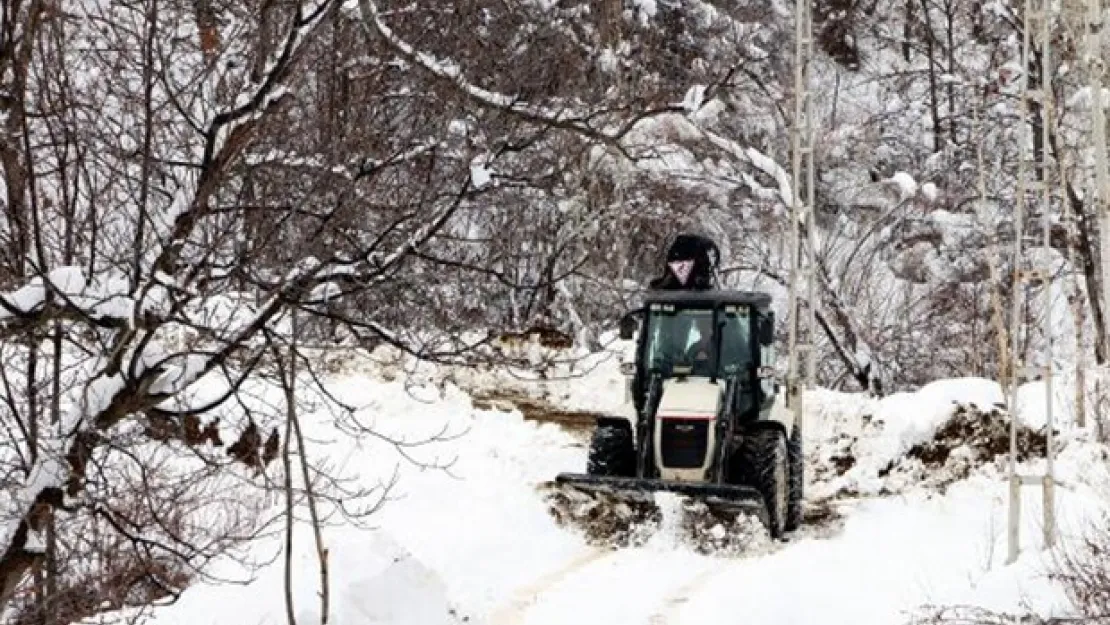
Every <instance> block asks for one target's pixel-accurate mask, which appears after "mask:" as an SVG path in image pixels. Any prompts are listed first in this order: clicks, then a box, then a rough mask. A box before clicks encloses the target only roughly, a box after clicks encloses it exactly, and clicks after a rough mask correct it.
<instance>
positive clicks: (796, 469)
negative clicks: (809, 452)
mask: <svg viewBox="0 0 1110 625" xmlns="http://www.w3.org/2000/svg"><path fill="white" fill-rule="evenodd" d="M787 452H788V453H789V457H790V493H789V501H788V502H787V504H786V524H785V529H786V531H788V532H793V531H794V530H796V529H798V528H799V527H801V526H802V518H803V515H804V500H805V490H804V487H805V455H804V450H803V448H802V431H801V430H800V429H798V427H797V426H795V427H794V429H793V430H792V431H791V432H790V442H789V444H788V445H787Z"/></svg>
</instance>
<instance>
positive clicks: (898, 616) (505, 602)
mask: <svg viewBox="0 0 1110 625" xmlns="http://www.w3.org/2000/svg"><path fill="white" fill-rule="evenodd" d="M612 356H613V354H605V355H598V356H596V360H595V361H594V362H593V364H594V365H595V366H594V367H593V368H592V369H589V368H587V369H585V370H584V371H585V373H583V374H582V377H581V378H577V379H574V380H573V381H567V380H562V381H559V380H555V381H552V380H547V381H542V380H516V382H515V383H516V384H518V385H520V387H521V388H526V389H531V390H532V391H533V392H536V393H539V394H541V395H542V396H544V397H548V398H560V401H562V402H564V403H569V404H579V405H589V407H591V408H594V409H596V408H598V406H599V405H602V404H604V403H605V402H608V401H612V398H613V397H619V394H618V393H615V392H614V391H615V390H621V389H622V385H623V377H622V376H620V374H619V371H618V370H617V366H618V362H619V358H613V357H612ZM371 370H373V367H371V366H364V367H363V368H362V369H361V370H360V369H359V368H357V367H355V368H352V369H351V371H352V372H350V373H347V374H345V375H342V376H336V377H335V378H333V383H332V390H333V392H335V393H336V394H337V395H339V396H340V397H341V398H343V399H344V401H349V402H351V403H353V404H355V405H356V407H357V409H356V413H355V416H356V417H357V418H358V419H359V421H360V422H362V423H364V424H366V425H370V426H373V427H374V428H375V429H376V430H378V431H380V432H383V433H385V434H387V435H390V436H398V435H404V434H414V435H418V434H420V433H428V432H435V431H437V430H438V429H440V428H442V427H443V426H444V425H447V426H450V430H451V431H453V432H459V431H465V434H464V435H463V436H461V437H460V438H458V439H455V440H450V441H444V442H441V443H437V444H435V445H432V446H430V447H428V448H422V449H419V450H416V452H415V455H416V457H417V458H418V459H419V460H421V461H447V462H449V464H450V468H449V470H448V471H441V470H435V469H431V470H420V469H419V468H417V467H414V466H412V465H411V464H409V463H406V462H405V461H403V460H401V459H400V457H399V455H398V454H397V452H396V451H395V450H392V449H391V448H390V447H389V445H386V444H384V443H383V442H382V441H380V440H373V439H368V440H364V441H363V442H361V443H358V444H351V443H344V442H343V441H342V438H341V437H337V436H336V434H335V432H334V429H332V430H330V431H329V429H328V423H329V417H328V416H327V415H324V414H320V415H316V418H315V419H314V423H313V424H312V426H311V428H310V429H311V431H310V433H309V434H310V438H311V440H312V441H314V442H313V443H311V444H312V446H313V450H314V453H316V454H317V455H320V454H323V455H326V456H327V457H328V459H329V462H330V463H331V464H332V465H333V466H335V467H338V468H341V469H343V470H344V471H346V472H348V473H350V474H356V473H357V474H359V475H361V476H362V478H363V480H372V479H374V478H381V477H384V476H388V475H389V474H390V473H391V472H392V471H393V470H394V469H395V468H399V475H400V481H399V483H398V487H397V490H396V491H395V492H393V493H392V497H393V498H392V499H391V500H390V501H389V502H387V504H386V505H385V507H384V508H382V509H381V510H380V511H379V512H377V513H376V514H375V515H374V516H373V517H372V520H371V525H372V526H371V527H369V528H363V529H359V528H356V527H353V526H350V525H339V526H336V527H329V528H327V529H326V530H325V541H326V543H327V546H328V548H329V549H330V553H331V560H330V563H329V564H330V572H331V587H332V614H331V622H335V623H368V624H369V623H376V624H391V625H392V624H397V625H399V624H402V623H404V624H406V625H407V624H409V623H420V624H424V623H427V624H430V625H439V624H441V623H444V624H445V623H462V622H468V623H476V624H477V623H488V624H490V625H494V624H496V625H503V624H508V623H531V624H540V623H560V624H562V623H568V622H606V623H612V624H614V625H621V624H626V623H627V624H633V623H636V624H641V623H668V624H670V625H681V624H684V623H698V624H699V625H706V624H711V623H732V622H735V620H736V618H737V614H738V613H741V612H742V613H743V615H744V619H743V620H744V622H745V623H748V624H750V625H761V624H764V623H766V624H772V623H773V624H780V623H815V622H820V623H823V624H826V625H834V624H840V623H844V624H849V623H850V624H852V625H872V624H874V625H878V624H880V623H883V624H886V623H899V622H905V620H906V619H907V618H909V616H910V615H911V614H912V613H913V612H914V611H915V610H917V609H918V608H919V606H922V605H924V604H930V603H940V604H971V605H984V606H987V607H991V608H996V609H1004V610H1005V609H1020V608H1021V607H1022V606H1021V603H1022V602H1023V601H1026V600H1028V601H1030V603H1031V605H1032V607H1033V608H1036V609H1040V610H1043V611H1045V612H1048V613H1062V612H1065V611H1066V602H1065V601H1064V599H1063V597H1062V596H1061V594H1060V592H1059V589H1057V588H1055V587H1054V586H1052V585H1051V584H1050V583H1048V582H1047V581H1045V578H1044V577H1043V573H1044V564H1045V560H1046V558H1047V557H1048V555H1047V554H1044V553H1042V552H1040V551H1038V547H1039V546H1040V532H1039V528H1038V523H1039V520H1040V500H1039V496H1040V494H1039V492H1037V491H1036V490H1034V489H1026V490H1025V491H1024V493H1023V502H1024V508H1023V517H1022V540H1023V546H1024V548H1025V549H1026V551H1024V552H1023V556H1022V558H1021V559H1020V560H1019V561H1018V563H1017V564H1015V565H1011V566H1006V565H1005V564H1004V563H1003V562H1002V559H1003V557H1004V555H1005V550H1006V542H1005V531H1004V529H1005V518H1006V516H1005V515H1006V493H1007V486H1006V483H1005V481H1004V480H1003V479H1002V476H1001V475H999V474H997V473H992V472H991V471H990V470H982V471H978V472H974V473H972V474H971V475H969V476H966V477H964V478H961V479H959V480H956V481H954V482H952V483H951V484H949V485H948V487H947V488H946V489H945V490H943V491H937V490H930V489H928V488H922V487H915V486H914V484H912V483H907V484H905V485H904V486H905V488H903V489H902V490H900V491H899V494H898V496H880V495H881V494H882V493H883V490H882V488H881V487H882V485H883V484H882V482H883V479H884V478H883V477H881V476H880V475H879V473H880V471H881V470H882V468H883V467H884V466H887V465H889V464H890V462H891V461H892V460H895V459H897V458H900V457H903V458H904V457H905V456H906V454H907V453H908V451H909V450H910V449H912V448H913V447H914V446H915V445H918V444H920V443H922V442H923V441H927V440H928V439H930V437H932V436H933V435H934V434H935V432H936V431H937V428H938V427H940V426H941V425H943V424H944V423H945V422H946V421H947V420H948V419H949V418H950V417H951V416H952V415H953V414H954V411H955V410H956V409H957V407H958V406H959V405H963V406H972V407H975V408H977V409H980V410H984V411H989V410H990V409H992V408H993V407H994V404H995V403H996V402H997V401H999V400H1000V399H1001V395H1000V389H999V388H998V386H997V385H996V384H994V383H992V382H989V381H987V380H978V379H965V380H945V381H938V382H936V383H934V384H930V385H928V386H926V387H924V388H922V389H921V390H919V391H917V392H914V393H902V394H897V395H892V396H890V397H887V398H884V399H874V398H870V397H867V396H865V395H861V394H847V393H836V392H831V391H827V390H816V391H812V392H810V393H808V394H807V401H808V405H809V407H810V408H809V412H808V415H807V437H808V438H807V449H806V453H807V457H808V459H809V462H810V464H809V471H808V474H807V477H809V478H810V484H809V486H808V488H807V493H808V495H809V498H810V499H811V501H812V502H814V503H816V502H818V501H819V500H821V499H822V498H825V497H834V496H835V495H836V493H837V492H838V489H839V488H841V487H843V486H844V485H845V484H848V483H852V484H854V486H855V487H856V492H855V494H854V495H853V496H851V497H847V498H844V497H841V498H840V499H837V500H836V501H834V503H835V504H836V506H837V507H838V509H839V511H840V512H839V514H840V515H841V518H840V519H839V521H838V522H837V523H834V524H831V525H828V526H826V527H825V528H824V529H823V530H821V531H820V532H816V531H810V530H806V531H803V532H801V533H800V534H799V536H797V537H795V539H794V540H792V541H791V542H788V543H785V544H781V545H777V546H774V547H772V548H769V549H763V550H759V551H757V552H756V553H751V554H744V555H742V556H741V557H723V556H720V555H717V554H710V555H704V554H699V553H696V552H694V550H692V549H691V548H689V547H687V546H685V545H683V544H682V543H681V542H679V541H673V540H667V538H668V536H666V535H660V536H658V537H657V538H656V539H653V540H650V541H647V543H646V544H644V545H643V546H641V547H637V548H629V549H623V550H616V551H608V550H603V549H595V548H592V547H590V546H589V545H587V544H586V543H585V542H584V541H583V540H582V539H581V538H580V537H579V535H577V534H576V533H575V532H572V531H568V530H566V529H564V528H560V527H559V526H558V525H557V523H556V521H555V519H553V518H552V517H551V515H550V514H549V513H548V510H547V508H546V505H545V502H544V500H543V497H542V495H541V494H540V493H539V492H537V486H538V485H540V484H542V483H543V482H546V481H547V480H549V479H551V478H552V477H554V476H555V475H556V474H557V473H559V472H561V471H568V470H569V471H580V470H581V469H582V466H583V463H584V460H585V449H584V446H583V443H582V441H580V440H578V439H576V438H575V437H574V436H572V435H571V434H568V433H567V432H565V431H563V430H561V429H559V428H557V427H555V426H553V425H551V424H540V423H536V422H532V421H526V420H524V419H523V417H522V415H521V414H520V413H518V412H515V411H513V412H501V411H496V410H479V409H476V408H475V407H474V405H473V403H472V402H471V400H470V398H469V397H468V395H467V394H466V393H465V392H463V391H462V390H460V389H459V388H458V387H457V386H456V385H455V382H459V383H460V384H462V383H463V382H465V385H469V386H474V387H483V385H484V387H486V388H489V387H497V386H499V385H500V384H502V383H504V382H506V381H507V380H509V379H511V376H509V377H502V375H491V374H486V377H485V378H483V377H482V374H480V373H476V372H473V371H472V372H470V373H469V374H468V375H469V376H470V377H465V376H464V378H462V379H455V380H454V381H452V379H449V376H448V375H447V374H446V373H445V372H442V371H440V372H438V373H434V375H433V372H430V371H428V370H423V374H424V378H423V379H425V383H423V384H417V385H415V386H412V385H411V380H410V381H409V384H407V383H406V382H404V381H402V379H395V380H393V381H387V380H385V379H384V377H387V376H380V375H376V376H373V377H372V376H371V375H369V373H370V372H371ZM377 373H378V374H380V373H381V372H380V371H378V372H377ZM458 373H459V372H454V373H453V374H452V375H456V374H458ZM1067 440H1068V443H1067V445H1066V446H1065V447H1064V451H1063V452H1062V454H1061V456H1060V459H1059V463H1058V470H1059V472H1060V475H1061V479H1063V480H1065V481H1066V482H1067V487H1066V488H1061V489H1060V491H1059V492H1058V495H1059V505H1058V512H1059V515H1060V520H1061V526H1062V528H1068V527H1077V526H1079V525H1080V524H1081V523H1082V522H1083V521H1084V519H1088V518H1090V515H1091V514H1092V513H1093V511H1094V510H1097V509H1098V508H1099V507H1100V506H1101V504H1100V502H1099V498H1098V495H1097V493H1099V492H1100V491H1099V490H1098V489H1099V488H1102V487H1103V485H1102V484H1100V483H1097V482H1096V481H1095V480H1094V479H1093V478H1089V477H1087V474H1090V473H1093V472H1092V471H1091V470H1090V468H1091V466H1093V465H1094V464H1096V463H1102V464H1105V462H1106V458H1107V454H1106V450H1105V449H1104V448H1102V447H1101V446H1097V445H1094V444H1093V443H1091V442H1090V441H1087V440H1084V439H1082V437H1081V436H1078V435H1072V436H1070V438H1068V439H1067ZM845 447H847V448H849V449H851V450H852V451H853V453H855V456H854V460H853V462H854V464H853V465H852V466H851V467H848V468H844V467H843V466H841V467H838V466H836V463H837V462H839V461H840V460H838V458H839V456H838V453H839V452H840V451H841V450H842V449H843V448H845ZM1024 468H1025V469H1029V467H1028V466H1026V467H1024ZM988 469H989V467H988ZM1101 492H1102V493H1105V492H1107V491H1105V490H1104V491H1101ZM667 525H668V524H667V523H663V526H664V527H663V528H662V529H663V530H664V532H665V530H666V526H667ZM672 529H673V528H672ZM279 548H280V541H279V540H277V539H275V541H273V542H270V543H266V544H263V545H260V546H259V548H258V549H259V554H260V556H265V555H270V556H272V555H273V554H274V553H276V552H277V549H279ZM294 563H295V575H294V578H295V579H294V581H295V590H294V596H295V599H296V602H297V615H298V618H299V619H300V622H306V623H307V622H315V621H317V620H318V614H317V613H316V611H317V610H318V609H319V607H318V605H319V601H318V598H317V597H316V596H315V591H316V575H317V572H316V568H315V567H316V565H315V562H314V551H313V547H312V544H311V537H310V535H309V533H308V531H307V529H306V528H304V527H300V528H298V535H297V541H296V546H295V550H294ZM220 572H221V573H225V574H226V573H228V572H229V570H221V571H220ZM583 610H588V612H583ZM229 622H244V623H252V624H257V625H269V624H274V625H277V624H279V623H284V622H285V614H284V607H283V605H282V570H281V562H280V559H279V560H278V561H277V562H276V564H274V565H270V566H268V567H265V568H263V569H262V570H261V571H260V572H259V573H258V575H257V576H256V578H255V579H253V581H251V582H250V584H249V585H247V586H246V587H240V586H228V585H223V584H218V583H212V584H208V583H203V584H198V585H197V586H195V587H193V588H190V589H189V590H187V591H186V593H185V594H184V596H183V597H182V599H181V601H180V602H179V603H178V604H177V605H175V606H171V607H165V608H160V609H158V610H156V611H155V613H154V620H153V623H155V625H170V624H172V625H177V624H181V625H184V624H186V623H187V624H189V625H209V624H212V625H216V624H217V623H219V624H221V625H222V624H223V623H229Z"/></svg>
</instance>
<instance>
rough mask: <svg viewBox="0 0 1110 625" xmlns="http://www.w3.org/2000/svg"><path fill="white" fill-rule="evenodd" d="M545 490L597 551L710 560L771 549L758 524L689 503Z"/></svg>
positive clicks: (554, 487) (559, 515) (552, 508)
mask: <svg viewBox="0 0 1110 625" xmlns="http://www.w3.org/2000/svg"><path fill="white" fill-rule="evenodd" d="M540 490H541V492H542V493H543V494H544V498H545V500H546V501H547V504H548V510H549V512H550V513H551V515H552V516H553V517H554V518H555V520H556V521H557V522H558V523H559V524H560V525H562V526H564V527H568V528H572V529H574V530H575V531H579V532H581V533H582V535H583V536H585V538H586V541H587V542H588V543H590V544H592V545H595V546H605V547H613V548H624V547H641V546H645V545H648V544H650V543H652V542H660V541H663V542H671V543H673V544H675V545H680V546H683V547H687V548H690V549H692V550H694V551H696V552H698V553H701V554H705V555H717V556H740V555H751V554H752V553H753V552H761V551H763V550H765V549H766V547H768V546H769V545H770V538H769V536H768V535H767V531H766V529H765V528H764V527H763V524H762V523H761V522H760V521H759V519H758V518H755V517H752V516H748V515H744V514H740V515H736V514H727V513H724V512H721V511H719V510H714V509H712V508H710V507H709V506H706V505H705V504H704V503H702V502H699V501H694V500H690V499H688V498H685V497H674V499H673V500H674V502H675V506H676V507H671V506H668V504H667V503H666V502H664V504H663V505H662V506H661V505H660V504H659V503H657V502H656V501H655V500H652V499H634V500H629V499H624V498H617V497H615V496H612V495H608V494H605V493H591V494H586V493H583V492H581V491H578V490H575V489H573V488H564V487H561V486H559V485H558V484H555V483H554V482H548V483H545V484H543V485H541V487H540Z"/></svg>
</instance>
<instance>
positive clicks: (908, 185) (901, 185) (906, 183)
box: [890, 171, 917, 199]
mask: <svg viewBox="0 0 1110 625" xmlns="http://www.w3.org/2000/svg"><path fill="white" fill-rule="evenodd" d="M890 179H891V181H893V182H894V184H896V185H898V190H899V192H900V193H901V194H902V199H906V198H911V197H913V196H915V195H917V181H915V180H914V179H913V176H911V175H909V174H907V173H906V172H904V171H900V172H897V173H895V174H894V175H893V176H891V178H890Z"/></svg>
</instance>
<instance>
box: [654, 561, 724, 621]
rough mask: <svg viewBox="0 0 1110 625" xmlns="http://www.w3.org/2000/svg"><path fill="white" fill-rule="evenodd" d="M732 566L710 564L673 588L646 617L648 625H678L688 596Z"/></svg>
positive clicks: (718, 563) (720, 563)
mask: <svg viewBox="0 0 1110 625" xmlns="http://www.w3.org/2000/svg"><path fill="white" fill-rule="evenodd" d="M733 564H734V563H733V562H713V563H710V564H709V565H708V566H706V567H705V568H703V569H702V570H701V571H700V572H698V574H697V575H695V576H694V577H692V578H690V580H689V581H687V582H686V583H685V584H682V585H681V586H679V587H677V588H675V589H674V591H673V592H671V593H670V594H668V595H667V596H666V597H664V598H663V601H662V602H660V605H659V608H658V609H657V610H656V612H654V613H653V614H652V615H651V616H649V617H648V621H647V622H648V625H674V624H675V623H678V619H677V616H678V611H679V610H680V609H682V606H684V605H686V602H688V601H689V600H690V595H691V594H693V593H694V591H696V590H698V589H699V588H701V587H702V586H704V585H705V583H706V582H707V581H709V580H710V579H712V578H715V577H717V576H718V575H720V574H723V573H724V572H725V571H726V570H728V569H729V568H731V567H732V565H733Z"/></svg>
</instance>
